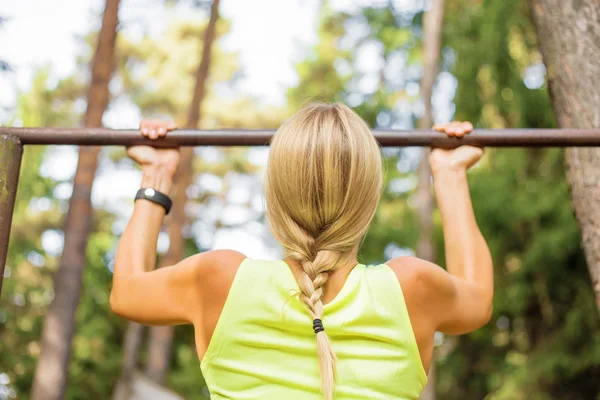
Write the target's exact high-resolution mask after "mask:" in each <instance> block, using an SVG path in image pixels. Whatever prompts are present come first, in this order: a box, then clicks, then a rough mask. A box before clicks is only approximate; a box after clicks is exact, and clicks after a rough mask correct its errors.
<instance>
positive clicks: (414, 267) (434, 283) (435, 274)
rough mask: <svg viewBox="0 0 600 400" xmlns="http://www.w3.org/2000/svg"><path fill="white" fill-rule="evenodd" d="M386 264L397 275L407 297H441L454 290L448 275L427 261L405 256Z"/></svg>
mask: <svg viewBox="0 0 600 400" xmlns="http://www.w3.org/2000/svg"><path fill="white" fill-rule="evenodd" d="M386 264H387V265H388V266H389V267H390V268H391V269H392V270H393V271H394V273H395V274H396V277H397V278H398V281H399V282H400V285H401V286H402V290H403V292H404V294H405V296H410V295H411V294H412V295H414V296H418V297H421V296H424V295H429V294H433V295H434V296H435V297H440V294H444V292H446V291H451V290H453V288H452V287H451V282H450V280H449V276H448V273H447V272H446V271H445V270H444V269H443V268H441V267H440V266H438V265H436V264H434V263H432V262H429V261H427V260H423V259H421V258H418V257H410V256H403V257H396V258H394V259H392V260H390V261H388V262H387V263H386ZM440 292H441V293H440ZM441 297H444V296H441Z"/></svg>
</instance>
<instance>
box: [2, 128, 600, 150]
mask: <svg viewBox="0 0 600 400" xmlns="http://www.w3.org/2000/svg"><path fill="white" fill-rule="evenodd" d="M274 132H275V131H274V130H244V129H219V130H185V129H181V130H175V131H172V132H169V133H168V134H167V137H165V138H161V139H158V140H152V141H151V140H149V139H145V138H144V137H142V135H140V132H139V131H138V130H131V129H130V130H114V129H106V128H0V135H2V134H4V135H11V136H14V137H16V138H18V139H19V140H20V142H21V143H22V144H70V145H80V146H89V145H98V146H133V145H138V144H146V145H151V146H154V147H175V146H265V145H267V144H268V143H269V140H270V139H271V137H272V136H273V133H274ZM373 134H374V135H375V138H376V139H377V140H378V141H379V143H380V144H381V145H382V146H385V147H396V146H427V147H442V148H454V147H458V146H461V145H472V146H479V147H484V146H485V147H549V146H600V129H476V130H475V131H473V132H472V133H470V134H469V135H466V136H464V137H463V138H460V139H459V138H453V137H447V136H446V135H444V134H443V133H439V132H435V131H432V130H405V131H400V130H392V129H375V130H373Z"/></svg>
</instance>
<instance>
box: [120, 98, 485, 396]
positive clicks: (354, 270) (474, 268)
mask: <svg viewBox="0 0 600 400" xmlns="http://www.w3.org/2000/svg"><path fill="white" fill-rule="evenodd" d="M174 128H175V126H174V125H171V124H168V123H165V122H161V121H157V120H154V121H143V122H142V124H141V133H142V134H143V135H144V136H148V137H150V138H151V139H158V138H159V137H162V136H164V135H165V134H167V131H168V130H170V129H174ZM435 128H436V129H437V130H440V131H443V132H445V133H446V134H448V135H450V136H454V135H455V136H462V135H463V134H465V133H468V132H470V131H471V129H472V126H471V124H470V123H451V124H446V125H442V126H439V127H435ZM128 154H129V156H130V157H131V158H133V159H134V160H135V161H137V162H138V163H139V164H140V165H141V167H142V170H143V178H142V190H141V191H140V193H141V194H140V193H138V196H136V198H140V199H142V200H141V201H137V202H136V205H135V209H134V212H133V216H132V218H131V220H130V221H129V224H128V225H127V228H126V229H125V232H124V233H123V236H122V238H121V240H120V242H119V247H118V251H117V256H116V261H115V272H114V279H113V289H112V293H111V297H110V302H111V307H112V309H113V311H114V312H115V313H117V314H119V315H121V316H123V317H125V318H128V319H131V320H134V321H137V322H140V323H143V324H148V325H174V324H188V323H189V324H193V325H194V328H195V337H196V347H197V350H198V356H199V357H200V359H201V360H202V361H201V369H202V373H203V375H204V378H205V380H206V383H207V385H208V388H209V390H210V392H211V398H212V399H235V400H239V399H261V400H271V399H278V400H279V399H284V400H296V399H302V400H304V399H323V398H324V399H333V398H335V399H338V400H346V399H417V398H418V397H419V395H420V393H421V391H422V390H423V387H424V386H425V383H426V379H427V375H426V371H427V370H428V369H429V365H430V363H431V357H432V351H433V337H434V333H435V331H436V330H437V331H441V332H445V333H449V334H462V333H467V332H471V331H473V330H475V329H477V328H479V327H481V326H482V325H484V324H485V323H487V322H488V320H489V318H490V315H491V309H492V296H493V282H492V280H493V278H492V275H493V274H492V261H491V257H490V252H489V249H488V247H487V244H486V242H485V240H484V238H483V236H482V235H481V233H480V231H479V228H478V226H477V223H476V221H475V217H474V215H473V210H472V206H471V200H470V197H469V189H468V185H467V179H466V171H467V169H468V168H469V167H470V166H472V165H473V164H474V163H476V162H477V160H478V159H479V158H480V157H481V154H482V150H481V149H479V148H475V147H467V146H463V147H459V148H457V149H455V150H451V151H446V150H441V149H435V150H433V151H432V153H431V156H430V160H429V161H430V164H431V168H432V171H433V176H434V185H435V191H436V194H437V200H438V205H439V208H440V211H441V215H442V221H443V229H444V240H445V248H446V264H447V272H446V270H444V269H442V268H440V267H438V266H436V265H434V264H432V263H430V262H427V261H424V260H421V259H418V258H415V257H398V258H395V259H393V260H390V261H389V262H387V263H385V264H381V265H377V266H366V265H363V264H360V263H359V262H358V261H357V259H356V255H357V251H358V249H359V246H360V243H361V240H362V239H363V237H364V235H365V234H366V232H367V230H368V227H369V224H370V222H371V220H372V218H373V215H374V214H375V210H376V208H377V205H378V202H379V198H380V193H381V189H382V181H383V177H382V160H381V155H380V150H379V147H378V144H377V142H376V141H375V139H374V137H373V135H372V133H371V131H370V129H369V128H368V127H367V125H366V124H365V123H364V122H363V121H362V119H361V118H360V117H359V116H358V115H357V114H355V113H354V112H353V111H352V110H351V109H349V108H348V107H346V106H344V105H342V104H331V105H330V104H314V105H310V106H308V107H306V108H304V109H302V110H300V111H299V112H298V113H297V114H295V115H294V116H293V117H292V118H290V119H289V120H288V121H287V122H286V123H284V124H283V125H282V126H281V128H279V130H278V131H277V133H276V134H275V136H274V138H273V140H272V143H271V147H270V153H269V163H268V167H267V175H266V185H265V195H266V201H267V217H268V220H269V223H270V225H271V229H272V231H273V234H274V236H275V238H276V239H277V240H278V241H279V243H281V245H282V246H283V248H284V250H285V258H284V260H280V261H264V260H251V259H248V258H246V257H245V256H244V255H242V254H240V253H238V252H236V251H232V250H216V251H208V252H205V253H201V254H196V255H194V256H192V257H189V258H187V259H185V260H183V261H181V262H179V263H178V264H176V265H174V266H172V267H169V268H161V269H158V270H154V266H155V259H156V241H157V238H158V234H159V231H160V227H161V224H162V220H163V216H164V215H165V211H166V210H168V208H169V205H168V204H167V203H168V198H167V197H166V194H168V193H169V191H170V189H171V184H172V179H173V174H174V173H175V171H176V169H177V165H178V161H179V153H178V150H157V149H154V148H152V147H147V146H136V147H132V148H130V149H129V150H128ZM148 189H151V190H148ZM161 194H165V196H162V195H161ZM390 240H393V238H390ZM311 325H312V329H311ZM313 336H316V340H315V337H313Z"/></svg>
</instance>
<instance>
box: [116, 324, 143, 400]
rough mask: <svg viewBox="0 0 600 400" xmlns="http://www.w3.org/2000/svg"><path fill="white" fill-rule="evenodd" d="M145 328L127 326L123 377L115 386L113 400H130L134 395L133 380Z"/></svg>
mask: <svg viewBox="0 0 600 400" xmlns="http://www.w3.org/2000/svg"><path fill="white" fill-rule="evenodd" d="M143 333H144V326H143V325H140V324H137V323H135V322H130V323H129V324H128V325H127V332H125V343H124V344H123V365H122V367H121V376H120V377H119V380H118V381H117V384H116V385H115V390H114V392H113V400H128V399H129V398H131V395H132V394H133V384H132V383H133V378H134V376H135V372H136V368H137V355H138V352H139V349H140V345H141V344H142V335H143Z"/></svg>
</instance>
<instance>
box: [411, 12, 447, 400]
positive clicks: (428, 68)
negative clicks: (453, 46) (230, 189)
mask: <svg viewBox="0 0 600 400" xmlns="http://www.w3.org/2000/svg"><path fill="white" fill-rule="evenodd" d="M443 19H444V0H433V1H432V2H431V8H430V9H429V10H428V11H426V12H425V15H424V18H423V50H424V53H425V64H424V67H423V76H422V78H421V94H422V99H423V101H424V103H425V115H424V116H423V118H422V119H421V120H420V123H419V125H420V128H421V129H431V127H432V126H433V115H432V109H431V94H432V92H433V85H434V84H435V80H436V77H437V74H438V71H439V59H440V49H441V42H442V26H443ZM429 152H430V150H429V149H425V150H424V151H423V156H422V158H421V162H420V163H419V167H418V170H417V177H418V186H417V207H418V216H419V232H420V233H419V240H418V241H417V257H419V258H422V259H425V260H428V261H431V262H435V243H434V239H433V221H432V215H433V208H434V199H433V194H432V191H431V168H430V167H429ZM435 376H436V374H435V355H434V358H433V360H432V363H431V367H430V368H429V380H428V382H427V386H425V390H424V391H423V393H422V394H421V397H420V399H421V400H435V399H436V393H435V383H436V378H435Z"/></svg>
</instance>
